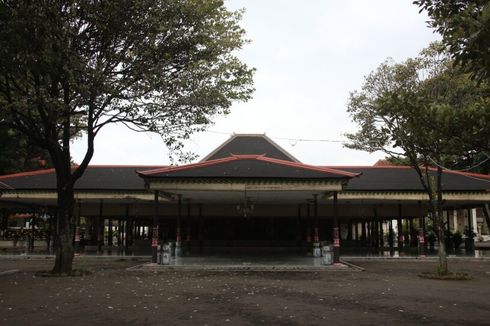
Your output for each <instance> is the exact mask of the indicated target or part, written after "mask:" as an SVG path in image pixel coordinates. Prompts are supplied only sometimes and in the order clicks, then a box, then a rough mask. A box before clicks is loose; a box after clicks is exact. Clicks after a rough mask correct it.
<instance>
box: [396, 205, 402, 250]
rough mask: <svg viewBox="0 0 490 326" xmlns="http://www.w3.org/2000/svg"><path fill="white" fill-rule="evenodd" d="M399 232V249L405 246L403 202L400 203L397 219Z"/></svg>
mask: <svg viewBox="0 0 490 326" xmlns="http://www.w3.org/2000/svg"><path fill="white" fill-rule="evenodd" d="M396 224H397V229H398V230H397V233H398V249H401V248H403V225H402V204H398V218H397V219H396Z"/></svg>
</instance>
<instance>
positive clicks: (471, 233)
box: [466, 208, 476, 252]
mask: <svg viewBox="0 0 490 326" xmlns="http://www.w3.org/2000/svg"><path fill="white" fill-rule="evenodd" d="M475 227H476V225H473V212H472V209H471V208H468V248H467V249H466V250H468V251H470V252H472V251H474V250H475Z"/></svg>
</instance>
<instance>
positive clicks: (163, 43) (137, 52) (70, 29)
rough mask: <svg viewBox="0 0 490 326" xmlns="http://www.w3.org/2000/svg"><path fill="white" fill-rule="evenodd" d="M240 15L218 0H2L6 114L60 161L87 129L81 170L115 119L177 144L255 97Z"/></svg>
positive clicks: (1, 102) (0, 69)
mask: <svg viewBox="0 0 490 326" xmlns="http://www.w3.org/2000/svg"><path fill="white" fill-rule="evenodd" d="M240 18H241V12H240V11H236V12H231V11H228V10H227V9H226V8H225V6H224V4H223V2H222V1H220V0H205V1H197V0H188V1H182V0H159V1H156V0H120V1H102V0H100V1H80V0H64V1H62V0H47V1H23V0H21V1H18V0H3V1H0V121H2V122H3V123H5V124H7V125H8V126H10V127H11V128H14V129H16V130H18V131H20V132H22V133H23V134H25V135H27V137H28V139H29V141H31V142H32V143H34V144H36V145H38V146H41V147H43V148H46V149H47V150H48V151H49V152H50V154H51V156H52V157H53V163H54V165H55V166H57V165H59V164H60V162H63V163H64V164H67V162H69V160H70V155H69V147H70V139H71V138H72V137H73V135H76V134H82V133H85V134H86V135H87V148H88V149H87V155H86V156H85V159H84V160H83V162H82V164H81V172H83V169H84V168H85V166H86V165H87V164H88V162H89V161H90V159H91V157H92V155H93V139H94V137H95V136H96V135H97V134H98V132H99V131H100V130H101V128H103V127H104V126H105V125H107V124H110V123H122V124H125V125H126V126H128V127H129V128H132V129H134V130H138V131H152V132H158V133H159V134H161V135H162V136H163V138H164V140H165V142H166V144H167V145H168V146H171V147H172V146H173V147H174V148H175V147H176V148H179V146H181V144H180V142H179V140H180V139H183V138H187V137H188V136H189V135H190V134H191V133H192V132H194V131H196V130H202V129H203V128H205V127H206V125H208V124H210V123H212V118H213V117H214V116H216V115H218V114H226V113H228V112H229V108H230V105H231V103H232V102H233V101H245V100H248V99H249V98H250V97H251V94H252V92H253V86H252V77H253V69H250V68H248V67H247V66H246V65H245V64H244V63H242V62H241V61H240V60H239V59H238V58H237V57H236V56H235V51H236V50H238V49H240V48H241V47H242V46H243V45H244V44H245V43H246V42H247V40H246V39H245V31H244V30H243V29H242V28H241V27H240V26H239V25H238V22H239V20H240ZM80 174H81V173H78V175H76V176H75V179H76V177H79V175H80Z"/></svg>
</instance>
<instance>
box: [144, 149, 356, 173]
mask: <svg viewBox="0 0 490 326" xmlns="http://www.w3.org/2000/svg"><path fill="white" fill-rule="evenodd" d="M243 160H256V161H262V162H268V163H272V164H277V165H282V166H287V167H292V168H298V169H303V170H309V171H315V172H323V173H331V174H337V175H342V176H345V177H356V176H359V175H360V173H353V172H347V171H341V170H337V169H332V168H329V167H321V166H314V165H307V164H303V163H298V162H291V161H284V160H279V159H275V158H271V157H267V156H265V155H263V154H262V155H231V156H229V157H225V158H219V159H215V160H211V161H203V162H199V163H194V164H187V165H181V166H170V167H165V168H161V169H155V170H148V171H137V172H138V173H139V174H140V175H143V176H152V175H155V174H162V173H170V172H176V171H184V170H192V169H197V168H202V167H208V166H214V165H219V164H222V163H227V162H233V161H243Z"/></svg>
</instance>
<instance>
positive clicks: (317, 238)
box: [313, 194, 320, 248]
mask: <svg viewBox="0 0 490 326" xmlns="http://www.w3.org/2000/svg"><path fill="white" fill-rule="evenodd" d="M317 197H318V195H317V194H314V195H313V214H314V216H315V229H314V232H313V241H314V242H315V243H317V244H318V248H320V244H319V242H320V231H319V225H318V198H317Z"/></svg>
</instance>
